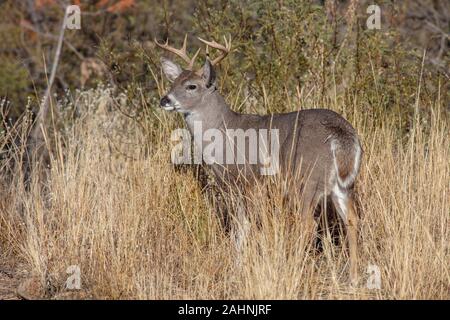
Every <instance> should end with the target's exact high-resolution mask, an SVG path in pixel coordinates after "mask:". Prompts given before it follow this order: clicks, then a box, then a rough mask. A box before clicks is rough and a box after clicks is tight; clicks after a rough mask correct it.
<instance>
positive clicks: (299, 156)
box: [154, 35, 363, 285]
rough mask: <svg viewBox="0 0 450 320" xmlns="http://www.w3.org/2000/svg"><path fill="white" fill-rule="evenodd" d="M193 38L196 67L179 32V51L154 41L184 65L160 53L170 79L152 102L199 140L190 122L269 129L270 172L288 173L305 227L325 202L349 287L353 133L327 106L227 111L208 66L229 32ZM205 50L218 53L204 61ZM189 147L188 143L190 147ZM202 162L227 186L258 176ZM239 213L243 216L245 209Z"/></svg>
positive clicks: (250, 169) (353, 258)
mask: <svg viewBox="0 0 450 320" xmlns="http://www.w3.org/2000/svg"><path fill="white" fill-rule="evenodd" d="M198 40H199V41H200V42H201V43H203V44H204V45H206V59H205V63H204V65H203V66H202V67H201V68H200V69H198V70H194V63H195V60H196V58H197V56H198V54H199V52H200V49H198V50H197V51H196V53H195V54H194V55H193V56H192V57H189V55H188V53H187V35H186V36H185V38H184V42H183V45H182V47H181V48H180V49H177V48H175V47H172V46H170V45H169V42H168V40H166V42H165V43H160V42H158V41H157V40H156V39H154V41H155V44H156V45H157V46H158V47H160V48H161V49H163V50H165V51H167V52H169V53H172V54H175V55H176V56H178V57H179V58H181V59H182V60H183V61H184V62H186V64H187V67H185V68H184V69H183V68H182V67H181V66H180V65H178V64H177V63H176V62H174V61H172V60H170V59H168V58H166V57H161V66H162V71H163V73H164V74H165V76H166V77H167V79H168V80H169V82H171V88H170V90H169V91H168V92H167V94H165V95H164V96H163V97H162V98H161V100H160V107H161V108H162V109H163V110H165V111H174V112H178V113H181V114H182V115H183V117H184V121H185V123H186V126H187V129H188V130H189V132H190V133H191V135H193V136H194V140H197V143H200V144H203V143H204V142H202V141H201V140H200V142H198V141H199V140H198V139H195V134H198V132H197V133H196V132H195V125H196V124H198V123H201V124H202V130H201V132H200V133H203V132H205V130H209V129H217V130H222V131H225V130H228V129H230V128H232V129H235V130H242V131H244V132H245V131H246V130H250V129H256V130H263V129H265V130H268V129H271V130H272V129H276V130H277V132H278V137H277V138H278V141H279V146H278V148H279V153H278V155H279V161H278V164H279V171H278V172H277V173H276V174H278V175H283V174H284V176H289V177H291V179H290V183H289V185H290V190H293V192H294V194H295V195H294V196H296V195H297V196H300V195H301V196H302V199H303V201H302V205H301V207H300V208H299V210H298V212H299V214H300V217H301V219H302V221H305V224H309V225H311V221H312V220H313V219H314V217H313V216H314V210H315V208H316V207H317V206H318V204H319V203H320V201H322V200H323V199H331V203H332V205H333V206H334V208H335V209H336V212H337V213H338V216H339V217H340V218H341V220H342V221H343V223H344V225H345V229H346V234H347V245H348V252H349V278H350V283H351V285H356V284H357V281H358V272H357V270H358V247H357V239H358V215H357V211H356V205H355V192H354V186H355V181H356V178H357V175H358V173H359V170H360V165H361V159H362V154H363V150H362V147H361V143H360V139H359V137H358V135H357V133H356V130H355V129H354V128H353V127H352V125H351V124H350V123H349V122H348V121H347V120H345V119H344V118H343V117H342V116H341V115H339V114H338V113H336V112H334V111H332V110H328V109H302V110H298V111H294V112H289V113H278V114H267V115H258V114H244V113H238V112H235V111H233V110H232V109H231V108H230V106H229V105H228V104H227V102H226V101H225V98H224V97H223V96H222V95H221V93H220V92H219V90H218V89H217V78H216V72H215V67H216V66H217V65H218V64H219V63H220V62H221V61H222V60H223V59H224V58H225V57H226V56H227V55H228V54H229V53H230V52H231V37H230V39H229V40H228V39H227V38H226V37H224V42H225V43H224V44H219V43H217V42H216V41H214V40H213V41H207V40H204V39H202V38H198ZM209 48H212V49H214V50H217V51H218V52H219V55H218V56H217V57H216V58H214V59H212V60H210V55H209ZM197 131H198V130H197ZM248 143H249V142H248ZM248 143H247V146H248ZM195 144H196V142H195V141H194V146H195ZM208 167H209V168H210V171H211V174H212V175H214V176H215V177H217V178H218V180H219V181H222V182H224V183H227V184H228V185H231V186H234V188H239V187H238V185H239V184H240V183H241V182H242V181H246V182H247V183H246V185H247V186H248V185H253V184H254V183H255V181H258V180H260V179H263V178H264V174H263V173H261V170H258V168H257V167H256V166H255V165H249V164H246V163H244V164H233V163H231V164H225V165H224V164H220V163H211V164H208ZM299 172H300V173H299ZM239 177H241V178H239ZM292 177H294V178H293V179H292ZM295 177H298V179H297V178H295ZM239 180H240V181H239ZM238 191H239V189H238ZM290 196H291V195H290ZM240 216H245V212H244V213H242V214H240ZM241 225H242V224H241ZM241 229H242V230H241V231H240V232H238V234H239V235H240V236H239V237H238V238H239V239H240V242H242V238H245V234H246V232H247V231H246V230H245V228H241ZM238 242H239V240H238Z"/></svg>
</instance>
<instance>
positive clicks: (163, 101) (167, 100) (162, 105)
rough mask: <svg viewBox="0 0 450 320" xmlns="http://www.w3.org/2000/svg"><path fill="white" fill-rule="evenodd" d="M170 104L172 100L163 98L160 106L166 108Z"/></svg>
mask: <svg viewBox="0 0 450 320" xmlns="http://www.w3.org/2000/svg"><path fill="white" fill-rule="evenodd" d="M169 103H170V99H169V98H167V96H164V97H162V99H161V101H160V102H159V105H160V106H161V107H164V106H165V105H167V104H169Z"/></svg>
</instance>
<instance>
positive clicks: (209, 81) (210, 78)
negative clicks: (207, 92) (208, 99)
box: [202, 58, 216, 88]
mask: <svg viewBox="0 0 450 320" xmlns="http://www.w3.org/2000/svg"><path fill="white" fill-rule="evenodd" d="M202 78H203V80H204V81H205V84H206V87H207V88H209V87H211V86H212V85H214V84H215V83H216V72H215V71H214V68H213V66H212V64H211V62H210V61H209V59H208V58H206V61H205V65H204V66H203V74H202Z"/></svg>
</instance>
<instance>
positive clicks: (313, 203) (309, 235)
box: [300, 183, 322, 245]
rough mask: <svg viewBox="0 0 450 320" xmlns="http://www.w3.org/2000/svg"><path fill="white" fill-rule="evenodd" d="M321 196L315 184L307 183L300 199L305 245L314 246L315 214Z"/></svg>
mask: <svg viewBox="0 0 450 320" xmlns="http://www.w3.org/2000/svg"><path fill="white" fill-rule="evenodd" d="M321 198H322V197H321V195H320V194H318V192H317V186H316V185H315V184H314V183H309V184H308V183H306V184H305V186H304V188H303V190H302V194H301V197H300V201H301V202H300V215H301V224H302V227H303V230H304V232H305V234H304V235H305V237H303V238H304V240H306V241H305V242H304V244H305V245H312V244H313V243H314V239H315V236H316V229H317V224H316V221H315V220H314V212H315V209H316V208H317V206H318V204H319V202H320V199H321Z"/></svg>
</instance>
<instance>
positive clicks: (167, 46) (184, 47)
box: [154, 34, 200, 70]
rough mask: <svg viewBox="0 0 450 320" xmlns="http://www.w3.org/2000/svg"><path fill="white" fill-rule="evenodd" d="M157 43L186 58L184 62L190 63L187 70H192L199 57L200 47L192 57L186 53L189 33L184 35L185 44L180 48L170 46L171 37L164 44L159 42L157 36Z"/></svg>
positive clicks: (162, 47)
mask: <svg viewBox="0 0 450 320" xmlns="http://www.w3.org/2000/svg"><path fill="white" fill-rule="evenodd" d="M154 41H155V44H156V45H157V46H158V47H160V48H161V49H164V50H167V51H169V52H172V53H174V54H175V55H177V56H178V57H180V58H181V59H183V60H184V62H186V63H187V64H188V66H187V70H192V69H193V67H194V63H195V59H196V58H197V56H198V54H199V52H200V49H198V50H197V52H196V53H195V54H194V56H193V57H192V59H191V58H189V56H188V55H187V53H186V49H187V34H186V35H185V36H184V41H183V46H182V47H181V48H180V49H176V48H174V47H171V46H169V39H167V40H166V42H165V43H164V44H161V43H159V42H158V41H157V40H156V38H155V40H154Z"/></svg>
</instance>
